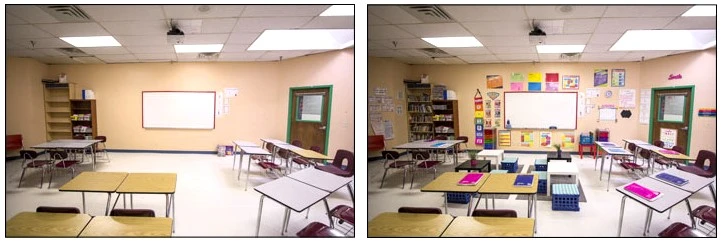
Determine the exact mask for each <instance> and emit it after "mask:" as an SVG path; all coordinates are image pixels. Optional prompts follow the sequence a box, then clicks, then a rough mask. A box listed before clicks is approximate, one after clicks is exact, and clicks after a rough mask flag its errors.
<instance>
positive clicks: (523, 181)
mask: <svg viewBox="0 0 721 241" xmlns="http://www.w3.org/2000/svg"><path fill="white" fill-rule="evenodd" d="M532 185H533V175H518V176H516V181H514V182H513V186H516V187H530V186H532Z"/></svg>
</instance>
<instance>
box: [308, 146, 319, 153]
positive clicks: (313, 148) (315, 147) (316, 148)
mask: <svg viewBox="0 0 721 241" xmlns="http://www.w3.org/2000/svg"><path fill="white" fill-rule="evenodd" d="M310 150H311V151H314V152H318V153H321V150H320V146H311V147H310Z"/></svg>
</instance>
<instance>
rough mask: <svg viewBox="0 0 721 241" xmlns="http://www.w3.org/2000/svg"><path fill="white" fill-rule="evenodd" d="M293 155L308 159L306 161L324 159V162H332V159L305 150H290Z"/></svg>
mask: <svg viewBox="0 0 721 241" xmlns="http://www.w3.org/2000/svg"><path fill="white" fill-rule="evenodd" d="M290 151H292V152H293V153H295V154H298V155H299V156H302V157H305V158H308V159H324V160H333V158H332V157H329V156H326V155H323V154H320V153H318V152H315V151H311V150H306V149H296V150H290Z"/></svg>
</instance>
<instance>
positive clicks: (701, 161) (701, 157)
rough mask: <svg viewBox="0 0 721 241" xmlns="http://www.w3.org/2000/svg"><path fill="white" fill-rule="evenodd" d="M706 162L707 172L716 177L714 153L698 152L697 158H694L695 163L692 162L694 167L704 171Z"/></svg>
mask: <svg viewBox="0 0 721 241" xmlns="http://www.w3.org/2000/svg"><path fill="white" fill-rule="evenodd" d="M706 160H709V162H710V163H709V166H710V167H709V171H711V172H712V173H713V175H714V176H716V153H713V152H710V151H707V150H700V151H698V156H696V162H694V164H693V165H694V166H696V167H699V168H701V169H704V165H705V164H706Z"/></svg>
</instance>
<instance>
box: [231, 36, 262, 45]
mask: <svg viewBox="0 0 721 241" xmlns="http://www.w3.org/2000/svg"><path fill="white" fill-rule="evenodd" d="M258 36H260V33H231V34H230V38H228V43H229V44H252V43H253V42H255V40H256V39H257V38H258Z"/></svg>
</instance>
